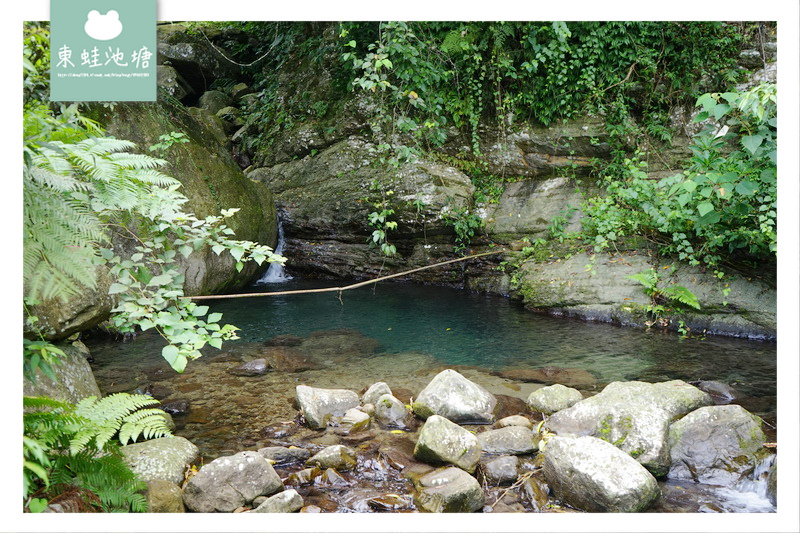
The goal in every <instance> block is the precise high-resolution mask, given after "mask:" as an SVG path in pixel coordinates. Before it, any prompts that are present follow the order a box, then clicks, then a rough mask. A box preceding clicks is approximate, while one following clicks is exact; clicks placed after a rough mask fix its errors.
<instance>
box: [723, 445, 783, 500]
mask: <svg viewBox="0 0 800 533" xmlns="http://www.w3.org/2000/svg"><path fill="white" fill-rule="evenodd" d="M775 457H776V456H775V455H770V456H769V457H767V458H765V459H762V460H761V461H760V462H759V463H758V464H757V465H756V467H755V469H754V470H753V473H752V475H751V476H750V478H749V479H743V480H741V481H739V482H738V483H737V484H736V485H735V486H734V487H724V488H718V489H716V490H715V491H714V492H715V493H716V495H717V496H718V497H721V498H722V500H721V502H720V503H722V504H723V507H724V508H725V509H726V510H727V511H731V512H745V513H772V512H775V506H774V505H773V504H772V502H770V501H769V497H768V496H767V476H768V475H769V469H770V467H771V466H772V463H773V461H774V460H775Z"/></svg>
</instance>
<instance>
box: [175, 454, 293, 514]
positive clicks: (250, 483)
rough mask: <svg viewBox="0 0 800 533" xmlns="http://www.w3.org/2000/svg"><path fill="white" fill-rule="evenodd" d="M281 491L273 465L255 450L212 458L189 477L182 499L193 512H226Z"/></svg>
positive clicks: (279, 481)
mask: <svg viewBox="0 0 800 533" xmlns="http://www.w3.org/2000/svg"><path fill="white" fill-rule="evenodd" d="M282 490H283V482H282V481H281V478H280V477H278V474H277V473H276V472H275V469H274V468H272V465H271V464H270V463H269V461H267V460H266V459H264V458H263V457H262V456H261V455H259V454H258V453H256V452H239V453H237V454H236V455H232V456H227V457H220V458H218V459H214V460H213V461H211V462H210V463H208V464H207V465H205V466H204V467H203V468H201V469H200V471H199V472H198V473H197V474H195V475H193V476H192V477H191V478H189V482H188V483H187V484H186V487H185V488H184V490H183V502H184V504H186V507H187V508H188V509H190V510H191V511H194V512H196V513H212V512H222V513H229V512H231V511H233V510H234V509H236V508H238V507H241V506H243V505H245V504H247V503H250V502H252V501H253V500H254V499H255V498H256V497H257V496H270V495H272V494H275V493H276V492H279V491H282Z"/></svg>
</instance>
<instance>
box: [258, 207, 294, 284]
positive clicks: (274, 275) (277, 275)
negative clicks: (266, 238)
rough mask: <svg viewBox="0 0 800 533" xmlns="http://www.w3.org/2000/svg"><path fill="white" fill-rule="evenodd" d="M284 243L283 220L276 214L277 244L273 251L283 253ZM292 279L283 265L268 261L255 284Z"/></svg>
mask: <svg viewBox="0 0 800 533" xmlns="http://www.w3.org/2000/svg"><path fill="white" fill-rule="evenodd" d="M285 245H286V240H285V238H284V236H283V222H282V221H281V217H280V215H279V216H278V244H277V245H276V246H275V253H276V254H278V255H281V254H283V247H284V246H285ZM290 279H292V276H290V275H289V274H287V273H286V271H285V270H284V269H283V265H281V264H280V263H270V264H269V268H268V269H267V271H266V272H264V275H263V276H261V279H259V280H258V281H256V285H266V284H267V283H285V282H287V281H289V280H290Z"/></svg>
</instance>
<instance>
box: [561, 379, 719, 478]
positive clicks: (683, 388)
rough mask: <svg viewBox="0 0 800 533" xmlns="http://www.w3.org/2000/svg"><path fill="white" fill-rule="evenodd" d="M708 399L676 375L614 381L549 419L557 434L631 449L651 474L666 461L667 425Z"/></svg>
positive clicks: (660, 469) (661, 471)
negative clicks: (664, 378)
mask: <svg viewBox="0 0 800 533" xmlns="http://www.w3.org/2000/svg"><path fill="white" fill-rule="evenodd" d="M709 404H711V398H710V397H709V396H708V395H707V394H706V393H704V392H702V391H700V390H699V389H697V388H696V387H693V386H691V385H689V384H687V383H684V382H683V381H680V380H674V381H667V382H663V383H652V384H651V383H643V382H639V381H631V382H614V383H611V384H610V385H608V386H607V387H606V388H605V389H603V391H602V392H600V393H599V394H597V395H595V396H592V397H591V398H587V399H585V400H583V401H580V402H578V403H576V404H575V405H573V406H572V407H570V408H568V409H564V410H562V411H558V412H557V413H555V414H554V415H553V416H551V417H550V418H549V419H548V422H547V425H548V427H549V429H550V431H551V432H553V433H556V434H558V435H560V436H572V437H577V436H584V435H590V436H593V437H598V438H600V439H603V440H605V441H607V442H610V443H611V444H613V445H614V446H616V447H618V448H619V449H620V450H622V451H624V452H626V453H628V454H630V455H631V456H632V457H633V458H635V459H636V460H637V461H639V462H640V463H641V464H642V465H644V466H645V467H646V468H647V469H648V470H650V471H651V472H653V474H654V475H656V476H663V475H666V473H667V471H668V470H669V467H670V458H669V445H668V443H667V437H668V432H669V425H670V423H671V422H672V421H674V420H676V419H677V418H679V417H681V416H682V415H684V414H686V413H688V412H690V411H693V410H695V409H697V408H698V407H702V406H705V405H709Z"/></svg>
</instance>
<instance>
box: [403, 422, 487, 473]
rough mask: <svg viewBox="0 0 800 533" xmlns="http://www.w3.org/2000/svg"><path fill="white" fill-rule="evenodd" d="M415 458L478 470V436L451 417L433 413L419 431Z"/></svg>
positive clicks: (479, 452)
mask: <svg viewBox="0 0 800 533" xmlns="http://www.w3.org/2000/svg"><path fill="white" fill-rule="evenodd" d="M414 457H415V458H417V459H418V460H420V461H425V462H431V463H450V464H453V465H456V466H457V467H459V468H462V469H464V470H466V471H467V472H470V473H472V472H474V471H475V466H476V465H477V464H478V460H479V459H480V457H481V445H480V443H479V442H478V438H477V437H476V436H475V435H473V434H472V433H470V432H469V431H467V430H466V429H464V428H462V427H461V426H459V425H458V424H454V423H453V422H450V421H449V420H448V419H446V418H444V417H442V416H439V415H432V416H430V417H428V420H427V421H426V422H425V425H424V426H422V429H421V430H420V432H419V437H418V438H417V444H416V446H414Z"/></svg>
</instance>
